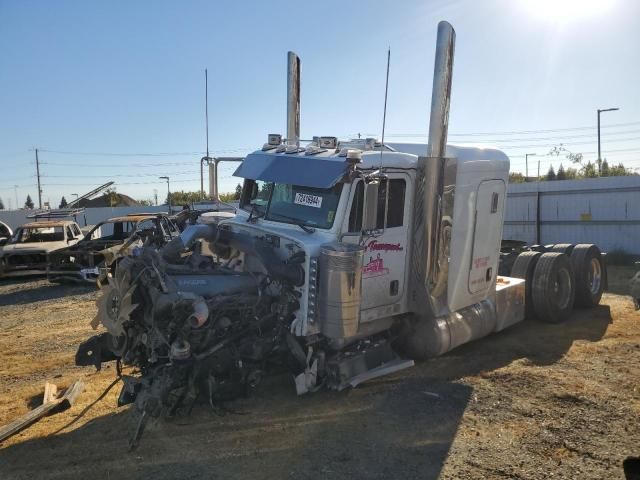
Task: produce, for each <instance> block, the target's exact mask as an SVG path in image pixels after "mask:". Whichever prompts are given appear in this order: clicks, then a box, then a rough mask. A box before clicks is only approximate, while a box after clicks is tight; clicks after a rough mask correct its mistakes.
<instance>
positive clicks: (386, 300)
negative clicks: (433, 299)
mask: <svg viewBox="0 0 640 480" xmlns="http://www.w3.org/2000/svg"><path fill="white" fill-rule="evenodd" d="M406 190H407V181H406V178H405V176H404V175H401V174H395V175H393V176H389V178H388V179H385V180H382V181H381V182H380V185H379V188H378V206H377V216H376V218H377V220H376V229H377V230H376V233H375V234H374V235H372V236H365V237H364V246H365V254H364V262H363V268H362V309H363V310H366V309H369V308H375V307H380V306H384V305H390V304H393V303H396V302H398V301H400V299H401V298H402V294H403V292H404V279H405V258H406V247H407V246H406V244H405V243H406V240H407V223H408V220H406V218H405V217H406V216H407V210H408V208H407V207H406V202H407V200H408V198H409V195H407V192H406ZM352 191H353V193H352V198H351V204H350V211H349V212H350V213H349V215H348V218H347V219H346V220H345V225H344V228H343V231H347V232H350V233H356V232H361V231H362V222H363V205H364V182H363V181H362V180H358V182H357V183H356V184H355V185H354V188H353V189H352ZM358 240H359V237H344V241H345V242H352V243H355V242H357V241H358Z"/></svg>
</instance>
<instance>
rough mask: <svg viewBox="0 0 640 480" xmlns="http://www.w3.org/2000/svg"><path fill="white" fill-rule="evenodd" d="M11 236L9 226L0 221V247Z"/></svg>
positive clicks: (11, 232)
mask: <svg viewBox="0 0 640 480" xmlns="http://www.w3.org/2000/svg"><path fill="white" fill-rule="evenodd" d="M12 236H13V231H12V230H11V227H10V226H9V225H7V224H6V223H4V222H0V247H2V246H3V245H5V244H6V243H7V242H8V241H9V240H10V239H11V237H12Z"/></svg>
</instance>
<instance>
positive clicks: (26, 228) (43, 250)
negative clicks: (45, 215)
mask: <svg viewBox="0 0 640 480" xmlns="http://www.w3.org/2000/svg"><path fill="white" fill-rule="evenodd" d="M80 238H82V232H81V231H80V227H79V226H78V224H77V223H76V222H73V221H71V220H55V221H53V220H50V221H38V222H31V223H25V224H24V225H22V226H21V227H19V228H18V229H17V230H16V233H15V235H14V236H13V237H11V239H10V240H9V241H8V242H7V243H6V244H5V245H4V246H3V247H2V248H1V249H0V278H1V277H12V276H22V275H44V274H46V273H47V257H48V255H50V254H51V253H53V252H56V251H58V250H61V249H63V248H67V247H69V246H71V245H75V244H76V243H78V241H79V240H80Z"/></svg>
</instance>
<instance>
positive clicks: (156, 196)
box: [153, 188, 158, 205]
mask: <svg viewBox="0 0 640 480" xmlns="http://www.w3.org/2000/svg"><path fill="white" fill-rule="evenodd" d="M153 201H154V203H155V205H158V189H157V188H154V189H153Z"/></svg>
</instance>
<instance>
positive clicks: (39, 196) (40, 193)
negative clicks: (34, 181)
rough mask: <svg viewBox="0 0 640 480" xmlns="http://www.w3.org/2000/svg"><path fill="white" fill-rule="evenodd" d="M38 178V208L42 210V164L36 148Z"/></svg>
mask: <svg viewBox="0 0 640 480" xmlns="http://www.w3.org/2000/svg"><path fill="white" fill-rule="evenodd" d="M36 176H37V177H38V208H39V209H40V210H42V189H41V188H40V162H39V161H38V149H37V148H36Z"/></svg>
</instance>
